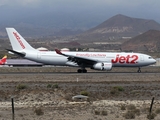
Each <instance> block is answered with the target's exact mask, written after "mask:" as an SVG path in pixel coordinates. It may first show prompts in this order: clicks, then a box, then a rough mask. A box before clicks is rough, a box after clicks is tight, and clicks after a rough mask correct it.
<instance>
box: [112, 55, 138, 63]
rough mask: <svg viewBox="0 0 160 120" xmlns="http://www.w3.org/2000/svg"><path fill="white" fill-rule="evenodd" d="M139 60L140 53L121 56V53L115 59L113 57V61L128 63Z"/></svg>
mask: <svg viewBox="0 0 160 120" xmlns="http://www.w3.org/2000/svg"><path fill="white" fill-rule="evenodd" d="M137 60H138V55H131V56H130V55H127V56H120V55H119V54H117V55H116V58H115V59H112V63H121V64H123V63H127V64H136V63H137Z"/></svg>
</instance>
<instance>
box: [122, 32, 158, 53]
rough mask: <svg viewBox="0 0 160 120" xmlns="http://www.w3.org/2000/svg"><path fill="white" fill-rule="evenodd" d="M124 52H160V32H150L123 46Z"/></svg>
mask: <svg viewBox="0 0 160 120" xmlns="http://www.w3.org/2000/svg"><path fill="white" fill-rule="evenodd" d="M121 49H122V51H146V52H160V31H158V30H149V31H147V32H145V33H143V34H141V35H138V36H136V37H134V38H132V39H130V40H128V41H126V42H124V43H123V44H122V45H121Z"/></svg>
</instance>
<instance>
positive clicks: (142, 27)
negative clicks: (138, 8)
mask: <svg viewBox="0 0 160 120" xmlns="http://www.w3.org/2000/svg"><path fill="white" fill-rule="evenodd" d="M151 29H153V30H160V24H159V23H157V22H156V21H154V20H147V19H140V18H131V17H128V16H124V15H121V14H118V15H115V16H113V17H111V18H110V19H108V20H106V21H104V22H103V23H101V24H99V25H98V26H96V27H94V28H92V29H90V30H88V31H86V32H85V33H83V34H81V35H79V36H78V37H77V39H78V40H82V41H86V40H88V41H106V40H117V39H120V38H122V37H134V36H137V35H139V34H142V33H144V32H146V31H148V30H151Z"/></svg>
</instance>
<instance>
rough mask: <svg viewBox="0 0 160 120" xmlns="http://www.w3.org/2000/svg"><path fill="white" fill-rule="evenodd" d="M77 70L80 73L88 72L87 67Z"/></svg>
mask: <svg viewBox="0 0 160 120" xmlns="http://www.w3.org/2000/svg"><path fill="white" fill-rule="evenodd" d="M77 72H78V73H87V70H86V69H78V70H77Z"/></svg>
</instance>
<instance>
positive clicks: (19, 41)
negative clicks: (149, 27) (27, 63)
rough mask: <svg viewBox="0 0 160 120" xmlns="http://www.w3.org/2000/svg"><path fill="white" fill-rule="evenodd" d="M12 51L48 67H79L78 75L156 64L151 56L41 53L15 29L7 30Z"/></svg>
mask: <svg viewBox="0 0 160 120" xmlns="http://www.w3.org/2000/svg"><path fill="white" fill-rule="evenodd" d="M6 31H7V34H8V36H9V40H10V42H11V46H12V49H7V50H8V51H10V52H12V53H14V54H16V55H19V56H21V57H23V58H25V59H29V60H32V61H35V62H39V63H43V64H46V65H57V66H71V67H79V68H80V69H78V70H77V72H78V73H86V72H87V70H86V68H91V69H94V70H102V71H107V70H111V69H112V67H137V68H138V71H137V72H141V69H140V68H141V67H143V66H148V65H152V64H155V63H156V60H155V59H153V58H152V57H151V56H150V55H146V54H142V53H132V52H131V53H128V52H126V53H125V52H77V51H75V52H72V51H65V52H63V51H60V50H58V49H55V51H39V50H37V49H35V48H33V47H32V46H31V45H30V44H29V43H28V42H27V41H26V40H25V39H24V38H23V37H22V36H21V35H20V34H19V33H18V32H17V31H16V30H15V29H14V28H6Z"/></svg>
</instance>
